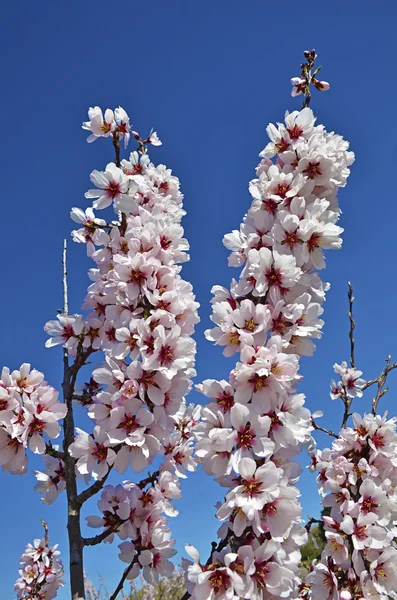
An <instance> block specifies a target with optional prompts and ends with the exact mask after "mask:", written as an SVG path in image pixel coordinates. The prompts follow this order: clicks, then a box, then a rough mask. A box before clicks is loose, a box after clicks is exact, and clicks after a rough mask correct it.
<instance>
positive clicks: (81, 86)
mask: <svg viewBox="0 0 397 600" xmlns="http://www.w3.org/2000/svg"><path fill="white" fill-rule="evenodd" d="M396 17H397V7H396V5H395V4H394V3H392V2H387V1H384V0H383V1H382V0H381V1H379V2H377V3H373V2H369V1H367V0H363V1H360V2H358V1H351V2H349V3H348V2H340V1H339V0H337V1H335V2H332V3H328V2H318V3H316V5H315V7H314V5H313V6H311V5H310V6H309V5H307V6H306V7H305V6H304V5H302V4H301V3H297V2H294V1H293V0H289V1H285V2H282V3H281V2H279V3H276V2H272V3H270V2H269V3H268V2H265V1H264V0H247V1H245V2H242V1H237V0H230V1H228V2H226V1H225V0H222V1H220V0H218V1H217V2H215V1H212V2H211V1H210V0H201V2H197V3H194V2H191V1H185V2H184V1H182V0H177V1H176V0H170V1H169V2H160V1H159V0H152V1H151V2H146V3H143V2H136V1H129V2H127V1H124V2H122V1H120V0H115V1H114V2H112V3H110V2H104V1H103V0H85V1H84V2H78V1H76V0H71V1H69V2H64V1H62V0H59V1H58V2H43V1H42V2H28V1H27V0H14V1H13V2H7V3H6V4H5V6H4V7H3V11H2V23H1V29H2V32H1V42H0V44H1V46H2V56H3V59H4V57H5V55H7V59H6V60H4V61H3V62H4V64H3V68H2V83H3V85H2V93H1V96H0V103H1V105H2V111H1V114H2V115H3V116H2V119H1V129H2V140H3V142H2V144H1V148H0V155H1V165H2V167H3V170H2V178H1V180H2V223H3V225H2V228H1V235H0V253H1V272H2V281H3V283H2V291H1V294H0V308H1V311H2V323H1V337H0V357H1V361H0V363H1V365H3V364H4V365H8V366H10V367H11V368H17V367H19V365H20V364H21V363H22V362H31V363H32V365H34V367H36V368H38V369H40V370H42V371H44V373H45V375H46V378H47V380H48V381H49V382H50V383H51V384H52V385H54V386H59V383H60V378H61V368H62V361H61V352H60V351H59V350H57V349H55V350H46V349H45V348H44V342H45V339H46V336H45V334H44V331H43V325H44V323H45V322H46V321H47V320H48V319H50V318H54V316H55V314H56V310H57V308H59V307H60V306H61V302H62V300H61V298H62V289H61V247H62V239H63V237H65V236H68V235H69V232H70V230H71V229H72V223H71V221H70V220H69V210H70V208H71V207H72V206H86V201H85V199H84V197H83V193H84V192H85V191H86V189H87V188H88V185H89V179H88V177H89V173H90V172H91V170H92V169H94V168H99V169H101V168H102V167H103V166H104V165H105V164H106V162H108V161H109V160H111V159H112V152H111V148H110V147H109V144H107V143H106V142H103V140H101V141H98V142H96V143H95V144H94V145H91V146H88V145H87V144H86V143H85V134H84V132H82V131H81V130H80V123H81V121H83V120H85V117H86V110H87V108H88V107H89V106H93V105H95V104H99V105H100V106H102V107H104V108H106V107H107V106H109V107H115V106H118V105H119V104H120V105H121V106H123V107H124V108H125V109H126V110H127V111H128V113H129V115H130V118H131V121H132V123H133V125H134V127H135V128H136V129H137V130H138V131H141V132H143V133H145V132H148V131H149V129H150V127H152V126H153V127H155V128H156V129H157V131H158V132H159V134H160V137H161V139H162V140H163V144H164V145H163V146H162V147H161V148H158V149H153V152H152V153H151V156H152V159H153V160H154V161H158V162H165V163H166V164H167V165H168V166H169V167H171V168H172V169H173V170H174V172H175V174H177V175H178V177H179V178H180V179H181V182H182V190H183V192H184V194H185V208H186V210H187V211H188V215H187V217H186V218H185V219H184V227H185V230H186V236H187V237H188V239H189V241H190V244H191V261H190V263H188V264H187V265H186V266H185V267H184V270H183V274H184V277H185V278H186V279H188V280H190V281H191V282H192V283H193V285H194V289H195V292H196V295H197V298H198V300H199V302H200V303H201V309H200V316H201V319H202V321H201V323H200V325H199V326H198V327H197V335H196V339H197V342H198V360H197V371H198V376H197V380H196V382H199V381H201V380H203V379H205V378H207V377H214V378H221V377H224V376H226V375H227V373H228V371H229V370H230V368H232V366H233V359H225V358H224V357H223V356H222V353H221V351H220V349H219V348H216V347H212V346H211V344H210V343H209V342H207V341H206V340H205V339H204V336H203V332H204V329H206V328H207V327H208V326H209V312H210V310H209V300H210V288H211V286H212V285H213V284H215V283H219V284H223V285H227V284H228V283H229V281H230V279H231V277H232V276H234V275H235V272H234V271H233V269H230V268H228V267H227V252H226V250H225V249H224V248H223V246H222V243H221V240H222V236H223V234H224V233H227V232H229V231H231V230H232V229H234V228H237V227H238V225H239V223H240V221H241V218H242V216H243V214H244V213H245V211H246V210H247V208H248V204H249V194H248V191H247V186H248V182H249V180H250V179H251V178H252V177H253V176H254V168H255V165H256V163H257V160H258V158H257V156H258V153H259V151H260V150H262V148H263V147H264V146H265V143H266V133H265V127H266V125H267V124H268V122H269V121H273V122H275V121H277V120H282V118H283V115H284V111H285V110H286V109H290V110H292V109H295V108H298V107H299V106H300V102H298V101H297V100H294V99H292V98H291V97H290V84H289V78H290V77H292V76H294V75H298V74H299V64H300V62H301V60H302V52H303V50H304V49H306V48H312V47H315V48H316V50H317V52H318V54H319V57H320V64H323V66H324V71H323V77H324V78H325V79H326V80H328V81H330V82H331V86H332V87H331V90H330V91H329V92H327V93H326V94H322V95H320V94H316V95H315V97H314V100H313V108H314V110H315V112H316V114H317V116H318V121H319V122H321V123H324V124H325V125H326V127H327V129H328V130H335V131H337V132H338V133H341V134H342V135H343V136H344V137H345V138H347V139H348V140H350V142H351V148H352V149H353V150H354V151H355V152H356V159H357V162H356V163H355V165H354V166H353V169H352V175H351V178H350V180H349V184H348V186H347V188H346V189H345V190H342V192H341V194H340V202H341V207H342V210H343V215H342V220H341V225H342V226H343V227H344V228H345V234H344V245H343V249H342V251H340V252H333V253H329V254H328V259H327V260H328V266H327V270H326V272H325V273H324V276H325V278H326V279H327V280H328V281H330V282H331V284H332V288H331V291H330V292H329V294H328V299H327V302H326V304H325V322H326V325H325V328H324V337H323V339H322V340H321V341H320V343H319V344H318V349H317V352H316V354H315V356H314V357H312V358H309V359H305V360H303V361H302V368H301V371H302V373H303V375H304V381H303V383H302V385H301V391H304V392H305V393H306V395H307V405H308V406H309V408H311V409H313V410H314V409H317V408H321V409H322V410H324V413H325V415H326V418H324V419H323V422H324V424H328V425H329V427H330V428H332V429H336V428H338V424H339V423H340V416H341V410H340V407H339V406H337V405H336V404H332V402H331V400H330V399H329V395H328V385H329V380H330V378H331V376H332V365H333V363H334V362H335V361H338V362H340V361H341V360H343V359H347V358H348V353H349V345H348V320H347V300H346V292H347V281H348V280H351V281H352V282H353V284H354V286H355V295H356V299H357V300H356V306H355V309H356V313H355V314H356V320H357V329H356V341H357V358H356V360H357V365H358V366H359V367H360V368H361V369H362V370H363V371H364V375H366V376H367V377H368V378H372V377H374V376H376V375H377V374H378V373H379V372H380V370H381V368H382V366H383V362H384V359H385V357H386V356H387V354H388V353H391V354H392V355H394V358H395V359H397V341H396V334H397V326H396V320H395V312H396V304H397V302H396V295H397V271H396V268H395V258H396V255H397V237H396V222H397V206H396V200H397V199H396V193H395V183H394V171H395V161H396V155H397V141H396V121H395V97H396V91H397V89H396V88H397V82H396V78H395V77H394V73H395V57H396V50H397V41H396V37H395V21H396ZM69 255H70V259H69V282H70V287H71V294H70V297H71V309H72V310H73V311H78V310H79V308H80V305H81V303H82V299H83V296H84V293H85V289H86V286H87V282H88V280H87V276H86V271H87V269H88V268H89V267H90V262H89V261H88V260H87V259H86V257H85V256H84V248H82V247H81V246H77V245H73V244H70V251H69ZM390 383H391V392H390V394H389V395H388V396H387V397H386V399H384V402H383V407H384V408H387V409H389V410H390V412H391V414H395V413H396V409H395V404H394V402H393V398H394V394H395V390H396V383H397V381H396V377H395V376H393V375H392V376H390ZM191 400H192V401H199V402H200V401H202V399H201V398H200V397H199V396H198V395H197V394H192V396H191ZM358 404H360V403H358ZM367 406H368V403H366V402H364V401H362V402H361V406H359V405H358V406H357V408H358V410H362V411H364V410H365V409H366V407H367ZM319 440H320V443H326V442H327V440H324V439H323V438H321V437H319ZM30 464H31V465H32V466H33V467H37V466H38V462H37V461H36V460H31V461H30ZM33 484H34V477H33V475H32V473H29V474H28V475H26V476H24V477H23V478H19V477H17V476H14V477H12V476H10V475H7V474H3V473H0V485H1V490H2V494H1V500H0V506H1V508H0V530H1V536H0V538H1V539H0V551H1V555H2V560H1V566H0V588H1V589H0V592H1V597H2V598H4V599H5V600H8V599H10V600H11V599H12V598H13V597H14V596H13V592H12V585H13V582H14V580H15V578H16V575H17V561H18V557H19V555H20V554H21V552H22V551H23V549H24V546H25V544H26V543H27V542H30V541H31V540H32V539H33V538H34V537H35V536H38V535H40V534H41V531H40V519H41V518H45V519H46V520H48V522H49V525H50V534H51V538H52V540H53V541H54V542H58V543H60V545H61V549H62V551H63V553H64V557H65V559H66V558H67V543H66V530H65V503H64V498H60V499H59V500H58V502H57V504H56V505H54V506H52V507H50V508H47V507H45V506H44V505H42V504H41V502H40V499H39V496H38V495H37V494H34V493H33V492H32V491H31V490H32V487H33ZM300 487H301V489H302V492H303V498H302V502H303V507H304V512H305V514H307V513H310V514H316V513H317V512H318V510H319V509H318V501H317V496H316V485H315V481H314V478H313V476H312V475H311V474H309V473H308V472H307V471H305V472H304V474H303V476H302V479H301V483H300ZM183 492H184V498H183V500H182V501H180V502H179V508H180V516H179V518H178V519H174V520H172V522H171V526H172V529H173V531H174V533H175V535H176V537H177V540H178V546H177V547H178V549H179V550H182V549H183V546H184V544H185V543H186V542H190V543H193V544H195V545H197V546H198V547H199V549H200V550H201V551H202V553H203V555H204V556H207V554H208V550H209V544H210V541H211V540H212V539H214V537H215V532H216V528H217V523H216V521H215V520H214V519H213V517H212V515H213V512H214V508H213V505H214V503H215V502H216V501H217V500H218V499H220V498H221V495H222V490H221V488H218V486H216V485H215V484H214V483H213V482H211V481H210V480H209V478H207V477H206V476H204V475H203V474H202V473H197V474H195V475H194V476H192V477H191V478H190V479H189V480H188V481H187V482H186V483H184V485H183ZM94 508H95V507H93V509H94ZM86 514H93V512H92V510H90V509H88V511H87V513H86ZM65 562H66V560H65ZM86 568H87V571H88V573H89V575H90V576H91V577H92V578H93V579H94V580H95V579H96V577H97V574H98V572H100V573H101V574H102V576H103V577H104V579H105V582H106V583H107V585H108V587H109V589H111V588H112V587H114V586H115V584H116V583H117V581H118V579H119V576H120V574H121V572H122V564H121V563H120V562H119V561H118V559H117V547H116V546H115V545H114V546H111V547H109V546H103V547H102V548H99V549H88V551H87V552H86ZM67 597H68V595H67V592H66V590H65V591H63V592H61V593H60V595H59V598H60V599H61V600H62V599H64V600H65V599H66V598H67Z"/></svg>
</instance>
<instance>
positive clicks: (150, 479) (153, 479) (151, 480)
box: [137, 471, 160, 490]
mask: <svg viewBox="0 0 397 600" xmlns="http://www.w3.org/2000/svg"><path fill="white" fill-rule="evenodd" d="M159 475H160V471H155V472H154V473H153V475H151V474H150V473H149V475H148V477H146V479H142V481H140V482H139V483H138V484H137V485H138V487H140V488H141V490H143V488H144V487H146V486H147V485H148V483H151V484H152V485H153V484H155V483H156V482H157V478H158V476H159Z"/></svg>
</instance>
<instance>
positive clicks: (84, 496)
mask: <svg viewBox="0 0 397 600" xmlns="http://www.w3.org/2000/svg"><path fill="white" fill-rule="evenodd" d="M112 469H113V465H110V466H109V469H108V472H107V473H106V475H105V476H104V477H103V478H102V479H100V480H98V481H96V482H95V483H93V484H92V485H91V486H90V487H89V488H87V489H86V490H83V491H82V492H81V493H80V494H79V495H78V496H77V498H76V502H77V503H78V504H80V506H81V505H82V504H84V502H87V500H88V499H89V498H91V497H92V496H94V495H95V494H97V493H98V492H99V491H100V490H101V489H102V488H103V486H104V485H105V482H106V480H107V478H108V477H109V475H110V472H111V470H112Z"/></svg>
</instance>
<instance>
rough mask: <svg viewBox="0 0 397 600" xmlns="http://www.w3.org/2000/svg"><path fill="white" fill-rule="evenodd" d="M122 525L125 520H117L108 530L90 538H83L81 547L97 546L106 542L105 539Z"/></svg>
mask: <svg viewBox="0 0 397 600" xmlns="http://www.w3.org/2000/svg"><path fill="white" fill-rule="evenodd" d="M123 523H125V520H123V519H118V520H117V521H116V523H113V525H112V526H111V527H108V529H105V530H104V531H102V533H99V534H98V535H94V536H93V537H90V538H83V539H82V542H83V546H97V545H98V544H100V543H101V542H103V541H104V540H106V538H108V537H109V536H110V535H112V533H115V532H116V531H117V530H118V528H119V527H120V525H122V524H123Z"/></svg>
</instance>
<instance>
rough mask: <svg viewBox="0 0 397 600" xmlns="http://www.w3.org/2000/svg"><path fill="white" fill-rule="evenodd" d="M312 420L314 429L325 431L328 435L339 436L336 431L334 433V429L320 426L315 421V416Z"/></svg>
mask: <svg viewBox="0 0 397 600" xmlns="http://www.w3.org/2000/svg"><path fill="white" fill-rule="evenodd" d="M311 421H312V426H313V427H314V429H316V430H317V431H323V432H324V433H326V434H327V435H329V436H331V437H334V438H337V437H338V436H337V435H336V433H334V432H333V431H331V430H330V429H325V427H320V426H319V425H317V423H316V422H315V421H314V419H313V417H312V418H311Z"/></svg>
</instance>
